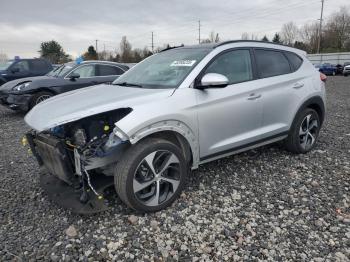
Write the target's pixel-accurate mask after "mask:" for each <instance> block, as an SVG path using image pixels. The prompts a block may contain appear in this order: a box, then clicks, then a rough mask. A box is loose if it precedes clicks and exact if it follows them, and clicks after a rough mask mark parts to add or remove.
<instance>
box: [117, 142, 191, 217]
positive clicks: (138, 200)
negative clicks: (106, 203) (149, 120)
mask: <svg viewBox="0 0 350 262" xmlns="http://www.w3.org/2000/svg"><path fill="white" fill-rule="evenodd" d="M187 173H188V166H187V163H186V160H185V158H184V156H183V155H182V152H181V150H180V149H179V148H178V147H177V146H176V145H174V144H173V143H171V142H169V141H167V140H164V139H159V138H149V139H145V140H144V141H141V142H140V143H138V144H136V145H134V146H132V147H131V148H129V150H128V151H127V152H126V153H125V154H124V157H123V158H122V159H121V161H120V162H118V164H117V166H116V170H115V175H114V181H115V188H116V191H117V193H118V195H119V197H120V198H121V200H122V201H123V202H124V203H125V204H126V205H128V206H129V207H130V208H132V209H134V210H137V211H140V212H155V211H159V210H161V209H164V208H166V207H168V206H169V205H171V204H172V202H173V201H174V200H175V199H176V198H177V197H178V196H179V194H180V193H181V191H182V189H183V187H184V185H185V182H186V177H187Z"/></svg>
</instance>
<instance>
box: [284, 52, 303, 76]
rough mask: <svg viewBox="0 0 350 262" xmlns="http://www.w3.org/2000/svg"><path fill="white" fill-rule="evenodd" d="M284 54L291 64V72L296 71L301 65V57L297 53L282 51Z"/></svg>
mask: <svg viewBox="0 0 350 262" xmlns="http://www.w3.org/2000/svg"><path fill="white" fill-rule="evenodd" d="M284 54H285V55H286V56H287V58H288V60H289V62H290V64H291V65H292V67H293V72H295V71H297V70H298V69H299V67H301V65H302V63H303V59H301V58H300V56H298V55H297V54H294V53H291V52H284Z"/></svg>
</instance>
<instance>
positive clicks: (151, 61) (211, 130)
mask: <svg viewBox="0 0 350 262" xmlns="http://www.w3.org/2000/svg"><path fill="white" fill-rule="evenodd" d="M325 80H326V77H325V76H324V75H323V74H320V72H318V71H317V70H316V69H315V68H314V66H313V65H312V64H311V63H310V62H309V61H308V60H307V58H306V53H305V52H303V51H301V50H298V49H294V48H291V47H287V46H282V45H276V44H273V43H266V42H258V41H229V42H224V43H219V44H209V45H197V46H189V47H178V48H173V49H169V50H165V51H162V52H160V53H158V54H155V55H153V56H151V57H149V58H147V59H146V60H144V61H143V62H141V63H139V64H137V65H136V66H135V67H133V68H132V69H130V70H129V71H128V72H127V73H126V74H124V75H123V76H121V77H120V78H119V79H117V80H116V81H115V82H114V83H113V84H112V85H99V86H94V87H88V88H85V89H81V90H77V91H72V92H68V93H65V94H62V95H58V96H56V97H53V98H50V99H48V100H46V101H44V102H43V103H40V104H38V105H37V106H35V107H34V108H33V109H32V110H31V111H30V112H29V113H28V114H27V115H26V117H25V121H26V123H27V124H28V125H29V126H30V127H31V128H32V129H33V130H32V131H31V132H29V133H28V134H27V141H28V143H29V145H30V147H31V149H32V151H33V154H34V155H35V156H36V158H37V160H38V162H39V164H40V166H41V167H42V172H41V184H42V186H43V187H44V188H45V189H46V191H47V193H48V194H49V196H51V197H52V198H53V199H55V200H56V201H57V202H58V203H60V204H62V205H63V206H66V207H70V208H73V209H75V210H76V211H77V212H80V213H88V212H95V211H99V210H103V209H104V208H106V206H105V204H102V203H105V201H102V199H105V198H107V192H110V190H111V186H112V189H113V190H114V189H115V191H116V192H117V194H118V196H119V198H120V199H121V200H122V201H123V202H124V203H125V204H126V205H127V206H129V207H130V208H132V209H134V210H137V211H141V212H154V211H158V210H161V209H163V208H166V207H167V206H169V205H170V204H171V203H172V202H173V201H174V200H175V199H176V198H177V197H178V196H179V194H180V192H181V190H182V189H183V188H184V185H185V181H186V177H187V175H188V173H189V170H191V169H196V168H198V166H199V165H201V164H203V163H206V162H209V161H212V160H215V159H218V158H222V157H225V156H228V155H231V154H235V153H238V152H242V151H245V150H249V149H252V148H255V147H259V146H262V145H266V144H269V143H273V142H276V141H280V140H284V141H285V145H286V148H287V149H288V150H289V151H291V152H293V153H307V152H309V151H310V150H312V149H313V148H314V147H315V144H316V141H317V138H318V135H319V131H320V128H321V126H322V123H323V120H324V118H325V83H324V82H325ZM113 190H112V191H113ZM67 199H68V200H67Z"/></svg>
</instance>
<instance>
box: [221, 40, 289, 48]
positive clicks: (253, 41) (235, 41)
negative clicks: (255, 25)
mask: <svg viewBox="0 0 350 262" xmlns="http://www.w3.org/2000/svg"><path fill="white" fill-rule="evenodd" d="M242 42H248V43H263V44H272V45H280V46H286V47H291V46H288V45H284V44H280V43H275V42H270V41H260V40H229V41H225V42H221V43H218V44H217V45H216V46H215V48H216V47H219V46H222V45H227V44H234V43H242Z"/></svg>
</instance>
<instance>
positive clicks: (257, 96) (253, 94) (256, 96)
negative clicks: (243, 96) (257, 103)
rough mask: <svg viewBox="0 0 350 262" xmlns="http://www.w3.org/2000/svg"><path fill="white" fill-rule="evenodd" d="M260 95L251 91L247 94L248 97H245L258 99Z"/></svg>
mask: <svg viewBox="0 0 350 262" xmlns="http://www.w3.org/2000/svg"><path fill="white" fill-rule="evenodd" d="M260 97H261V95H260V94H258V95H257V94H255V93H252V94H250V95H249V97H248V98H247V99H248V100H255V99H258V98H260Z"/></svg>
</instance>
